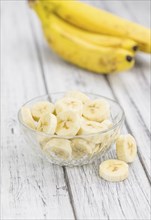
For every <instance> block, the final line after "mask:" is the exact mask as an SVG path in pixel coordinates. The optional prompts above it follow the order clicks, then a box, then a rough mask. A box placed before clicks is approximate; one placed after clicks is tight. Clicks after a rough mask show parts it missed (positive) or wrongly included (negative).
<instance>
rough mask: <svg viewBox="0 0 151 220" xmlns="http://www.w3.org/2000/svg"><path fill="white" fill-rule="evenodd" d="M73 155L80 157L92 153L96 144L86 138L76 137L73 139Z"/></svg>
mask: <svg viewBox="0 0 151 220" xmlns="http://www.w3.org/2000/svg"><path fill="white" fill-rule="evenodd" d="M71 147H72V152H73V157H75V158H80V157H83V156H85V155H91V154H92V150H93V149H94V147H95V144H94V143H92V142H89V141H87V140H85V139H81V138H76V139H73V140H72V141H71Z"/></svg>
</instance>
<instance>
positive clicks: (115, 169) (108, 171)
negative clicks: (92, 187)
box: [99, 160, 128, 182]
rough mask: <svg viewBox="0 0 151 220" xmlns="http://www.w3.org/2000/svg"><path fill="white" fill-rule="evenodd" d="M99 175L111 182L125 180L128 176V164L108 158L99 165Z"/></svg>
mask: <svg viewBox="0 0 151 220" xmlns="http://www.w3.org/2000/svg"><path fill="white" fill-rule="evenodd" d="M99 175H100V177H102V178H103V179H105V180H107V181H111V182H118V181H122V180H125V179H126V178H127V177H128V165H127V164H126V163H125V162H124V161H120V160H106V161H104V162H102V163H101V164H100V166H99Z"/></svg>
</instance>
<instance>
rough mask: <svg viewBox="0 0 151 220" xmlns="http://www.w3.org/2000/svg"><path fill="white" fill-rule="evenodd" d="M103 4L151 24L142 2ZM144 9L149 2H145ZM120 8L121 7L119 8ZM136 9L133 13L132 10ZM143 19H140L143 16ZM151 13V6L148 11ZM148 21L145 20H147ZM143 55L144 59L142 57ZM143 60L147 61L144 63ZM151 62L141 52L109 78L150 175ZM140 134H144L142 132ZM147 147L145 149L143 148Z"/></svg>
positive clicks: (129, 17) (132, 18) (112, 9)
mask: <svg viewBox="0 0 151 220" xmlns="http://www.w3.org/2000/svg"><path fill="white" fill-rule="evenodd" d="M101 3H102V4H101V7H104V8H105V9H108V10H109V11H110V12H113V13H116V14H118V15H120V16H124V17H125V18H127V19H129V20H134V18H135V20H134V21H136V22H139V21H141V24H142V25H144V24H145V25H146V26H149V18H148V16H145V15H144V14H143V13H142V12H141V10H144V9H143V5H142V4H141V3H140V2H139V3H138V4H137V10H135V9H136V5H135V4H132V3H133V1H130V2H129V3H128V2H127V3H126V2H125V1H124V2H122V3H121V2H118V1H115V4H114V5H111V4H109V2H104V1H103V2H101ZM124 3H125V4H127V5H129V7H131V10H128V8H126V7H124V6H125V4H124ZM144 5H145V10H147V9H146V5H148V2H144ZM119 8H120V10H119ZM133 11H134V12H135V16H133V14H132V12H133ZM140 14H141V15H142V18H143V19H137V18H138V17H141V16H140ZM146 14H149V8H148V13H147V12H146ZM145 21H146V22H145ZM141 59H142V61H141ZM143 62H144V63H143ZM149 72H150V62H149V55H148V57H147V55H143V54H141V55H139V62H138V65H137V63H136V66H135V67H134V68H133V69H132V70H130V71H126V72H125V73H123V74H120V75H109V76H107V80H108V82H109V84H110V86H111V88H112V90H113V93H114V95H115V97H116V98H117V100H118V101H119V102H120V103H121V105H122V106H123V108H124V110H125V114H126V119H127V123H128V124H129V129H130V130H131V132H132V133H133V134H134V136H135V137H136V139H137V142H138V145H139V151H140V158H141V161H142V163H143V166H144V167H145V168H146V170H147V172H148V175H149V176H150V160H151V155H150V147H149V146H150V131H149V130H150V120H149V118H150V114H149V109H150V74H149ZM140 134H141V135H140ZM144 149H145V151H144Z"/></svg>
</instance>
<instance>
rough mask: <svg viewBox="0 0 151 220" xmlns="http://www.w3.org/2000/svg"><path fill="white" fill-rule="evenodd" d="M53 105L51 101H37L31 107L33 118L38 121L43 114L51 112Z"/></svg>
mask: <svg viewBox="0 0 151 220" xmlns="http://www.w3.org/2000/svg"><path fill="white" fill-rule="evenodd" d="M53 112H54V105H53V104H52V103H51V102H47V101H43V102H37V103H36V104H34V105H33V106H32V108H31V113H32V116H33V118H34V119H35V120H36V121H38V120H39V119H40V117H41V116H42V115H43V114H46V113H53Z"/></svg>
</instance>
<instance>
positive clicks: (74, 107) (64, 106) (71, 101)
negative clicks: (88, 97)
mask: <svg viewBox="0 0 151 220" xmlns="http://www.w3.org/2000/svg"><path fill="white" fill-rule="evenodd" d="M55 110H56V113H57V114H59V113H60V112H64V111H67V110H71V111H75V112H77V113H79V115H82V112H83V104H82V102H81V101H80V100H77V99H75V98H72V97H65V98H63V99H60V100H59V101H57V102H56V105H55Z"/></svg>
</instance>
